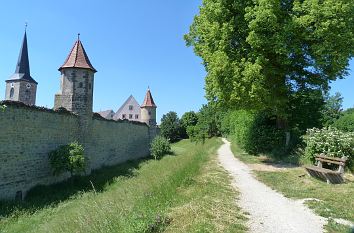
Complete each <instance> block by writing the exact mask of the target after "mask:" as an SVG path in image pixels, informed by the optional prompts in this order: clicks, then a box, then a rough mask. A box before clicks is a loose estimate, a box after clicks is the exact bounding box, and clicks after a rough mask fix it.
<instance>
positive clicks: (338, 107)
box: [322, 92, 343, 126]
mask: <svg viewBox="0 0 354 233" xmlns="http://www.w3.org/2000/svg"><path fill="white" fill-rule="evenodd" d="M342 104H343V97H342V95H341V94H340V93H339V92H337V93H336V94H335V95H333V96H330V95H329V94H327V95H326V96H325V106H324V109H323V111H322V115H323V118H322V121H323V125H324V126H329V125H332V124H333V123H334V122H335V121H336V120H337V119H338V118H339V117H340V116H341V115H342Z"/></svg>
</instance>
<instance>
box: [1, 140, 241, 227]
mask: <svg viewBox="0 0 354 233" xmlns="http://www.w3.org/2000/svg"><path fill="white" fill-rule="evenodd" d="M220 145H221V141H220V139H210V140H207V141H206V143H205V144H204V145H201V144H199V145H195V144H192V143H190V142H189V141H186V140H184V141H181V142H179V143H177V144H174V145H173V147H172V149H173V151H174V155H171V156H165V157H164V158H162V159H161V160H156V161H155V160H141V161H135V162H130V163H126V164H122V165H118V166H114V167H110V168H103V169H101V170H99V171H96V172H94V173H93V174H92V175H90V176H88V177H80V178H73V179H71V180H69V181H67V182H64V183H61V184H57V185H52V186H47V187H37V188H36V189H34V190H33V191H32V192H30V194H29V196H28V198H27V200H26V201H25V202H24V203H4V202H2V203H0V209H1V210H0V232H38V233H40V232H54V233H55V232H163V231H168V232H184V230H181V229H187V231H188V232H225V231H228V232H243V231H244V230H245V228H244V226H243V222H244V217H243V216H242V215H240V214H239V209H238V207H237V206H236V203H235V202H234V198H235V197H236V195H237V194H236V193H235V192H234V191H233V190H232V189H231V188H230V186H229V179H228V177H227V175H226V174H225V172H223V171H222V170H221V169H220V168H218V166H217V165H216V163H215V161H214V160H213V155H215V154H216V149H217V148H218V147H219V146H220ZM214 158H215V156H214ZM206 173H207V174H206ZM189 207H191V209H190V208H189ZM181 210H182V212H181ZM187 220H188V221H187ZM183 227H184V228H183Z"/></svg>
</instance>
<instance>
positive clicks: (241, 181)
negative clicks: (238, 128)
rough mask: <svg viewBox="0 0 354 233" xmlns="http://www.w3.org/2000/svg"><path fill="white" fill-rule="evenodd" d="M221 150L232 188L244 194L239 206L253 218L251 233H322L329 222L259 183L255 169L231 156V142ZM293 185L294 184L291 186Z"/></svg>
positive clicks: (222, 160)
mask: <svg viewBox="0 0 354 233" xmlns="http://www.w3.org/2000/svg"><path fill="white" fill-rule="evenodd" d="M223 142H224V145H222V146H221V147H220V148H219V150H218V158H219V161H220V163H221V165H222V166H223V167H224V168H225V169H226V170H227V171H228V172H229V173H230V174H231V176H232V177H233V183H232V185H233V186H234V187H235V188H237V189H238V190H239V192H240V193H241V195H240V200H239V205H240V207H241V208H242V210H243V211H244V212H246V213H248V214H249V218H250V219H249V222H248V227H249V230H250V232H264V233H278V232H279V233H280V232H281V233H283V232H287V233H292V232H294V233H295V232H296V233H308V232H311V233H321V232H323V226H324V225H325V223H326V220H325V219H324V218H322V217H319V216H317V215H315V214H314V213H313V212H312V211H311V210H310V209H309V208H307V207H306V206H304V205H303V204H302V203H299V202H296V201H293V200H290V199H288V198H286V197H284V196H283V195H282V194H280V193H278V192H276V191H274V190H272V189H271V188H269V187H268V186H266V185H265V184H263V183H262V182H260V181H258V180H257V179H255V178H254V177H253V175H252V172H251V169H250V168H249V167H248V166H247V165H246V164H244V163H242V162H241V161H239V160H238V159H237V158H235V156H234V155H233V153H232V152H231V148H230V142H228V141H227V140H226V139H223ZM289 185H291V184H289Z"/></svg>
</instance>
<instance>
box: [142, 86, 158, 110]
mask: <svg viewBox="0 0 354 233" xmlns="http://www.w3.org/2000/svg"><path fill="white" fill-rule="evenodd" d="M141 107H142V108H143V107H154V108H156V107H157V106H156V104H155V102H154V99H153V98H152V95H151V92H150V88H149V87H148V90H147V92H146V95H145V99H144V102H143V104H142V105H141Z"/></svg>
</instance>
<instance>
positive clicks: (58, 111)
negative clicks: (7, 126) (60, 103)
mask: <svg viewBox="0 0 354 233" xmlns="http://www.w3.org/2000/svg"><path fill="white" fill-rule="evenodd" d="M0 105H5V106H7V107H8V106H11V107H15V108H24V109H30V110H36V111H40V112H49V113H56V114H63V115H71V116H75V117H78V115H77V114H75V113H73V112H70V111H68V110H67V109H65V108H59V109H56V110H54V109H51V108H46V107H42V106H35V105H26V104H24V103H22V102H19V101H11V100H3V101H0Z"/></svg>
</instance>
